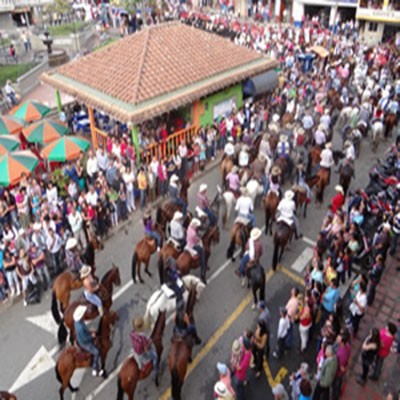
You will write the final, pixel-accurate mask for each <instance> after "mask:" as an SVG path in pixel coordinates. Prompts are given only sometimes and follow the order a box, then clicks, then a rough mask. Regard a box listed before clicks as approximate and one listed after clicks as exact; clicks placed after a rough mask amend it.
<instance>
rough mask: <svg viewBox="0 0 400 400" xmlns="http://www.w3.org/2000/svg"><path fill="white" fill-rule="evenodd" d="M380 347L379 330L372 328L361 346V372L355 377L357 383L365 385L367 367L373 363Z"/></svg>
mask: <svg viewBox="0 0 400 400" xmlns="http://www.w3.org/2000/svg"><path fill="white" fill-rule="evenodd" d="M380 347H381V340H380V334H379V331H378V329H376V328H373V329H372V330H371V331H370V333H369V335H368V336H367V337H366V339H365V340H364V343H363V345H362V348H361V349H362V353H361V361H362V374H361V375H360V376H358V377H357V383H359V384H360V385H365V383H366V382H367V379H368V372H369V368H370V366H371V365H372V364H373V363H374V361H375V358H376V356H377V354H378V351H379V350H380Z"/></svg>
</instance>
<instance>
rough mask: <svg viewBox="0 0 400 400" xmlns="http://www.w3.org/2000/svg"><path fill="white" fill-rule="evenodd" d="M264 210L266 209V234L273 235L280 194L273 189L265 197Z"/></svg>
mask: <svg viewBox="0 0 400 400" xmlns="http://www.w3.org/2000/svg"><path fill="white" fill-rule="evenodd" d="M263 204H264V211H265V234H266V235H268V229H269V234H270V235H272V225H273V223H274V222H275V217H276V210H277V209H278V204H279V196H278V194H277V193H276V192H275V191H273V190H269V191H268V193H267V195H266V196H265V197H264V199H263Z"/></svg>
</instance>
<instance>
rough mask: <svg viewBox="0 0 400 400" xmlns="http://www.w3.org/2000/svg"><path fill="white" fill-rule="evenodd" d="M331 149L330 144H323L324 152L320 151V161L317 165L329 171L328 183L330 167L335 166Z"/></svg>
mask: <svg viewBox="0 0 400 400" xmlns="http://www.w3.org/2000/svg"><path fill="white" fill-rule="evenodd" d="M331 148H332V143H331V142H329V143H326V144H325V148H324V150H322V151H321V161H320V163H319V165H320V167H321V168H326V169H327V170H328V171H329V181H330V179H331V167H332V166H333V165H334V164H335V161H334V159H333V153H332V149H331Z"/></svg>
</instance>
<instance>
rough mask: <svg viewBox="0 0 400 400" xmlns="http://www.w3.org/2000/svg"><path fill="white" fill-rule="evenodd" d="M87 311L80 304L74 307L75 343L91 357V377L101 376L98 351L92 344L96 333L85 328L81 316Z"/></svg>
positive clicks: (85, 307)
mask: <svg viewBox="0 0 400 400" xmlns="http://www.w3.org/2000/svg"><path fill="white" fill-rule="evenodd" d="M86 310H87V306H84V305H82V304H80V305H79V306H78V307H76V309H75V311H74V314H73V319H74V327H75V333H76V342H77V343H78V346H79V347H80V348H81V349H82V350H84V351H87V352H88V353H90V354H92V355H93V363H92V375H93V376H103V375H104V370H103V369H100V365H99V364H100V350H99V349H98V347H97V346H96V345H95V344H94V338H95V337H96V332H90V331H89V329H88V327H87V326H86V324H85V322H84V320H83V316H84V315H85V312H86Z"/></svg>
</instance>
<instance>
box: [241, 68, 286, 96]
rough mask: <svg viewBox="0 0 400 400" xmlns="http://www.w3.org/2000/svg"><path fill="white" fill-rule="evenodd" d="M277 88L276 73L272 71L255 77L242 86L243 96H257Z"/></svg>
mask: <svg viewBox="0 0 400 400" xmlns="http://www.w3.org/2000/svg"><path fill="white" fill-rule="evenodd" d="M277 86H278V73H277V72H276V71H274V70H270V71H267V72H264V73H262V74H260V75H256V76H254V77H253V78H251V79H247V81H246V82H245V83H244V84H243V94H244V95H246V96H258V95H260V94H264V93H267V92H270V91H272V90H274V89H275V88H276V87H277Z"/></svg>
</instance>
